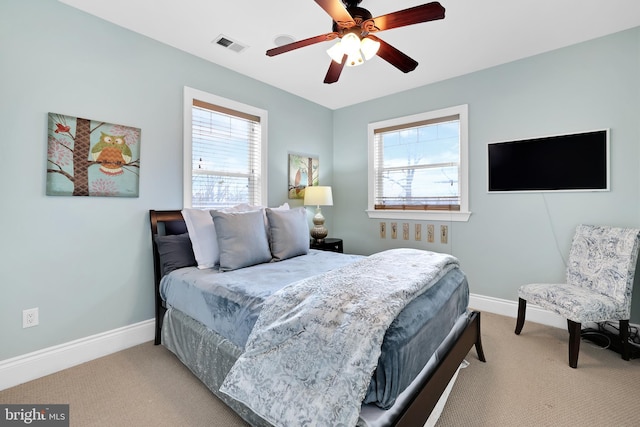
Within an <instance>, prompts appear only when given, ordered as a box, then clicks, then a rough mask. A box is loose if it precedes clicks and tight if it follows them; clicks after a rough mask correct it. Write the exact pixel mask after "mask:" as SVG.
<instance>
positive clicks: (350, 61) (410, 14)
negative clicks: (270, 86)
mask: <svg viewBox="0 0 640 427" xmlns="http://www.w3.org/2000/svg"><path fill="white" fill-rule="evenodd" d="M314 1H315V2H316V3H318V5H319V6H320V7H321V8H323V9H324V10H325V12H327V13H328V14H329V16H331V19H333V31H332V32H330V33H326V34H321V35H319V36H315V37H310V38H308V39H304V40H299V41H297V42H293V43H289V44H286V45H283V46H279V47H276V48H273V49H269V50H268V51H267V55H268V56H275V55H280V54H281V53H285V52H289V51H292V50H295V49H299V48H301V47H305V46H309V45H312V44H316V43H320V42H324V41H329V40H335V39H338V38H339V39H340V42H339V43H337V44H336V45H334V46H333V47H331V48H330V49H329V50H328V51H327V53H328V54H329V55H330V56H331V58H332V60H331V64H330V65H329V70H328V71H327V75H326V76H325V78H324V82H325V83H335V82H337V81H338V79H339V78H340V74H341V73H342V69H343V68H344V66H345V65H348V66H356V65H360V64H362V63H363V62H364V59H363V55H364V58H365V59H367V60H368V59H369V58H371V57H373V56H374V55H377V56H379V57H380V58H382V59H384V60H385V61H387V62H388V63H390V64H391V65H393V66H394V67H396V68H397V69H399V70H400V71H402V72H404V73H408V72H410V71H413V70H414V69H415V68H416V67H417V66H418V63H417V62H416V61H415V60H414V59H412V58H410V57H409V56H407V55H405V54H404V53H402V52H400V51H399V50H398V49H396V48H395V47H393V46H391V45H390V44H388V43H386V42H384V41H383V40H381V39H379V38H378V37H376V36H375V35H373V33H376V32H379V31H384V30H390V29H392V28H398V27H404V26H407V25H413V24H419V23H422V22H428V21H434V20H436V19H443V18H444V11H445V9H444V7H442V5H441V4H440V3H438V2H432V3H427V4H423V5H421V6H415V7H410V8H408V9H404V10H399V11H397V12H393V13H389V14H386V15H382V16H378V17H376V18H373V17H372V16H373V15H371V12H369V11H368V10H367V9H363V8H361V7H358V5H359V4H360V2H361V1H362V0H314ZM341 3H344V6H343V5H342V4H341Z"/></svg>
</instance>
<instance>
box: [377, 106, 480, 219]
mask: <svg viewBox="0 0 640 427" xmlns="http://www.w3.org/2000/svg"><path fill="white" fill-rule="evenodd" d="M468 110H469V108H468V105H467V104H464V105H458V106H454V107H449V108H443V109H440V110H435V111H428V112H425V113H419V114H414V115H411V116H405V117H398V118H394V119H389V120H384V121H380V122H373V123H369V125H368V131H367V132H368V140H369V141H368V146H369V156H368V157H369V160H368V162H369V170H368V206H367V211H366V212H367V215H368V216H369V218H375V219H398V220H418V221H420V220H427V221H462V222H464V221H468V220H469V217H470V216H471V211H470V210H469V125H468V123H469V122H468V120H469V115H468ZM456 115H457V116H458V117H459V118H460V167H459V174H460V175H459V177H458V185H459V190H460V210H459V211H449V210H401V209H375V182H376V173H377V170H376V165H375V151H374V147H375V145H374V143H375V130H376V129H380V128H386V127H391V126H402V125H404V124H409V123H415V122H420V121H426V120H434V119H438V118H442V117H447V116H456Z"/></svg>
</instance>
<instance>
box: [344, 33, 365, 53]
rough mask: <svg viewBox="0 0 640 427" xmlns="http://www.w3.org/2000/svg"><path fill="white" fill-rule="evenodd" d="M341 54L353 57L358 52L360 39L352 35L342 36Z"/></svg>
mask: <svg viewBox="0 0 640 427" xmlns="http://www.w3.org/2000/svg"><path fill="white" fill-rule="evenodd" d="M341 43H342V49H343V52H344V53H345V54H347V55H349V56H351V55H355V54H357V53H358V51H359V50H360V38H359V37H358V36H357V35H355V34H354V33H347V34H345V35H344V36H342V42H341Z"/></svg>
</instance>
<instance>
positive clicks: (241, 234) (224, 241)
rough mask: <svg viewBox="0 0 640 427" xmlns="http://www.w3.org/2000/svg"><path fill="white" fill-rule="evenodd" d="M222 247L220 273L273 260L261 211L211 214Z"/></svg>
mask: <svg viewBox="0 0 640 427" xmlns="http://www.w3.org/2000/svg"><path fill="white" fill-rule="evenodd" d="M211 217H212V218H213V225H214V226H215V228H216V235H217V236H218V247H219V248H220V271H230V270H236V269H238V268H242V267H248V266H250V265H255V264H261V263H263V262H269V261H271V251H270V250H269V242H268V240H267V230H266V229H265V227H264V216H263V213H262V210H261V209H260V210H256V211H250V212H228V213H225V212H219V211H216V210H212V211H211Z"/></svg>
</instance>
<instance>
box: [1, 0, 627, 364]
mask: <svg viewBox="0 0 640 427" xmlns="http://www.w3.org/2000/svg"><path fill="white" fill-rule="evenodd" d="M424 66H426V65H425V64H422V65H421V67H424ZM418 70H419V69H418ZM639 75H640V30H638V29H636V30H633V31H627V32H624V33H620V34H616V35H614V36H610V37H607V38H603V39H600V40H596V41H593V42H589V43H585V44H581V45H578V46H573V47H570V48H567V49H563V50H559V51H557V52H552V53H549V54H545V55H540V56H538V57H535V58H529V59H526V60H523V61H518V62H515V63H512V64H507V65H504V66H501V67H496V68H493V69H490V70H486V71H483V72H479V73H474V74H471V75H467V76H463V77H460V78H456V79H452V80H448V81H445V82H441V83H438V84H434V85H429V86H426V87H423V88H420V89H417V90H414V91H411V92H408V93H402V94H397V95H394V96H389V97H385V98H383V99H379V100H375V101H371V102H367V103H364V104H361V105H358V106H354V107H350V108H344V109H341V110H337V111H334V112H332V111H330V110H327V109H325V108H323V107H320V106H318V105H315V104H312V103H309V102H307V101H304V100H302V99H301V98H298V97H295V96H292V95H290V94H287V93H285V92H282V91H280V90H277V89H275V88H273V87H270V86H267V85H264V84H261V83H259V82H257V81H255V80H252V79H249V78H247V77H244V76H241V75H239V74H237V73H234V72H232V71H230V70H227V69H224V68H221V67H218V66H215V65H213V64H210V63H208V62H206V61H203V60H200V59H198V58H195V57H193V56H190V55H188V54H185V53H182V52H179V51H177V50H175V49H173V48H170V47H167V46H165V45H162V44H160V43H157V42H154V41H152V40H150V39H148V38H145V37H142V36H140V35H137V34H134V33H131V32H129V31H127V30H124V29H121V28H119V27H117V26H114V25H112V24H109V23H107V22H104V21H101V20H99V19H96V18H94V17H92V16H90V15H87V14H84V13H82V12H79V11H77V10H75V9H72V8H69V7H67V6H65V5H62V4H60V3H58V2H55V1H50V0H29V1H28V2H26V1H23V0H3V1H2V2H0V124H1V125H2V130H3V138H4V142H3V143H2V149H3V151H2V157H1V158H2V160H3V162H2V168H0V192H1V193H0V194H1V198H0V200H2V202H1V203H2V205H1V207H0V224H2V233H0V248H1V256H0V291H1V294H0V343H2V344H1V345H0V360H3V359H6V358H10V357H13V356H17V355H21V354H25V353H28V352H31V351H35V350H38V349H42V348H47V347H50V346H52V345H56V344H61V343H65V342H68V341H71V340H74V339H78V338H83V337H86V336H90V335H92V334H96V333H100V332H104V331H109V330H112V329H115V328H118V327H122V326H126V325H130V324H132V323H136V322H139V321H143V320H146V319H150V318H152V317H153V299H152V298H153V290H152V287H153V278H152V271H151V270H152V260H151V253H150V237H149V231H148V228H149V227H148V219H147V218H148V210H149V209H177V208H180V207H181V206H182V162H181V159H182V88H183V86H190V87H194V88H196V89H200V90H204V91H208V92H211V93H214V94H216V95H220V96H224V97H227V98H230V99H234V100H236V101H239V102H243V103H246V104H250V105H254V106H256V107H259V108H263V109H266V110H268V112H269V135H268V137H269V200H268V204H269V205H276V204H280V203H282V202H285V201H288V202H290V203H291V204H292V205H299V204H300V203H299V201H290V200H287V198H286V197H287V195H286V185H287V170H286V164H287V154H288V153H289V152H299V153H308V154H316V155H318V156H319V157H320V161H321V182H322V183H323V184H325V183H326V184H329V185H333V188H334V206H333V207H332V208H329V207H327V208H323V213H324V214H325V216H326V217H327V225H328V227H329V229H330V234H331V235H333V236H339V237H343V238H344V239H345V246H346V249H347V250H348V251H352V252H358V253H364V254H367V253H372V252H374V251H377V250H381V249H386V248H389V247H395V246H401V245H402V246H416V247H423V248H427V249H434V250H439V251H446V252H451V253H453V254H455V255H457V256H458V257H460V259H461V261H462V265H463V267H464V269H465V271H466V272H467V274H468V275H469V277H470V282H471V287H472V292H475V293H478V294H482V295H488V296H493V297H497V298H506V299H510V300H514V299H515V298H516V294H515V290H516V289H517V286H518V285H520V284H521V283H525V282H528V281H534V280H535V281H538V280H540V281H543V280H560V279H561V278H562V275H563V271H564V265H563V262H562V257H561V256H560V255H559V253H562V255H563V256H564V257H565V258H566V254H567V252H568V247H569V240H570V236H571V234H572V232H573V228H574V227H575V225H576V224H577V223H579V222H593V223H607V224H616V225H630V226H640V220H639V210H640V209H639V208H640V206H639V205H640V202H639V200H638V198H639V194H640V193H639V191H640V189H639V188H638V187H639V185H638V181H639V176H638V171H639V170H640V168H639V166H640V165H639V160H638V159H639V157H640V156H639V154H640V153H639V152H638V151H639V150H638V145H639V140H640V125H639V124H638V119H637V118H638V117H639V116H640V114H639V113H640V102H639V101H640V84H639V81H638V79H639V77H638V76H639ZM463 103H467V104H469V112H470V155H471V171H470V172H471V173H470V186H471V198H470V202H471V210H472V211H473V215H472V216H471V220H470V221H469V222H468V223H449V224H448V225H449V227H450V240H449V243H448V244H447V245H442V244H438V243H436V244H433V245H429V244H426V243H424V242H420V243H415V242H413V241H409V242H405V241H402V240H398V241H391V240H390V239H386V240H380V239H379V238H378V222H379V221H374V220H369V219H367V217H366V214H365V213H364V210H365V209H366V204H367V200H366V188H367V163H366V153H367V148H366V147H367V145H366V125H367V123H369V122H371V121H377V120H383V119H387V118H390V117H397V116H402V115H406V114H413V113H417V112H422V111H426V110H431V109H437V108H442V107H446V106H451V105H458V104H463ZM48 112H56V113H61V114H67V115H72V116H81V117H87V118H92V119H99V120H104V121H108V122H112V123H121V124H125V125H129V126H135V127H139V128H141V129H142V142H141V169H140V174H141V175H140V197H139V198H136V199H128V198H127V199H124V198H123V199H118V198H79V197H48V196H45V182H46V174H45V168H46V149H47V147H46V134H47V132H46V126H47V113H48ZM600 127H610V128H611V129H612V167H613V174H612V188H613V191H611V192H610V193H600V194H547V195H546V196H544V198H543V197H542V196H541V195H540V194H527V195H496V194H492V195H489V194H487V193H486V190H485V187H486V184H485V182H486V166H485V163H486V154H485V151H486V143H487V142H490V141H498V140H505V139H509V138H522V137H528V136H538V135H547V134H552V133H562V132H571V131H581V130H587V129H594V128H600ZM332 142H333V144H332ZM436 225H439V223H436ZM425 233H426V230H424V229H423V235H424V234H425ZM554 236H555V238H554ZM556 241H557V247H556V243H555V242H556ZM639 294H640V291H638V290H636V295H639ZM635 306H636V308H634V313H635V322H636V323H637V322H638V319H640V298H636V303H635ZM31 307H39V308H40V325H39V326H37V327H35V328H30V329H22V325H21V313H22V310H23V309H25V308H31ZM632 320H633V318H632Z"/></svg>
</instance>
